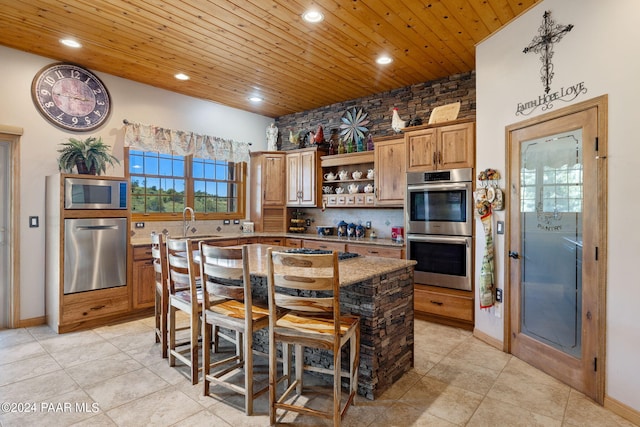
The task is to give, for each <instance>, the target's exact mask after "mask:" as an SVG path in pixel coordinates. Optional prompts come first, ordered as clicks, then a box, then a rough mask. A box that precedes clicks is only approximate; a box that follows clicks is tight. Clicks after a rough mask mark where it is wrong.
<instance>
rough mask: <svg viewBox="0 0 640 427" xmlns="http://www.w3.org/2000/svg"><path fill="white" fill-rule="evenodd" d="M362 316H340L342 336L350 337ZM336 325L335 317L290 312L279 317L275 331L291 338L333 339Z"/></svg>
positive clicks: (283, 336)
mask: <svg viewBox="0 0 640 427" xmlns="http://www.w3.org/2000/svg"><path fill="white" fill-rule="evenodd" d="M359 321H360V318H359V317H357V316H345V315H342V316H340V338H341V340H344V339H349V337H350V335H349V334H350V333H352V332H353V330H354V328H355V327H356V326H358V322H359ZM334 331H335V325H334V322H333V318H324V317H309V316H298V315H296V314H294V313H288V314H285V315H284V316H282V317H281V318H280V319H278V322H277V324H276V326H275V332H276V334H278V335H279V336H280V337H281V338H285V337H287V336H289V337H291V339H295V338H298V337H307V338H309V339H317V340H326V341H332V340H333V337H334Z"/></svg>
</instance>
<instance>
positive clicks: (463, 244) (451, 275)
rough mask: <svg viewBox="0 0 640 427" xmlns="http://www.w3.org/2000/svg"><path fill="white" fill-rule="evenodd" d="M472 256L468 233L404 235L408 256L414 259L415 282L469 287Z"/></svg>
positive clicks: (470, 286) (466, 289)
mask: <svg viewBox="0 0 640 427" xmlns="http://www.w3.org/2000/svg"><path fill="white" fill-rule="evenodd" d="M471 257H472V237H471V236H440V235H424V234H409V235H407V258H408V259H412V260H414V261H416V262H417V264H416V266H415V270H414V280H415V283H419V284H423V285H432V286H440V287H443V288H451V289H460V290H465V291H471V290H472V286H473V284H472V281H473V280H472V273H471V271H472V261H471Z"/></svg>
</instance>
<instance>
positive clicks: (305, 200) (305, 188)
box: [286, 147, 321, 207]
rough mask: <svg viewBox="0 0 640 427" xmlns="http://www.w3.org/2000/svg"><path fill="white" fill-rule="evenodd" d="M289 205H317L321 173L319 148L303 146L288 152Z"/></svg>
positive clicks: (287, 192)
mask: <svg viewBox="0 0 640 427" xmlns="http://www.w3.org/2000/svg"><path fill="white" fill-rule="evenodd" d="M286 161H287V167H286V170H287V184H286V198H287V200H286V202H287V206H292V207H295V206H313V207H315V206H317V205H318V200H319V199H320V191H321V190H320V188H319V187H320V186H319V185H317V180H318V175H319V174H320V173H321V170H320V162H319V160H318V148H317V147H310V148H302V149H299V150H292V151H289V152H287V155H286Z"/></svg>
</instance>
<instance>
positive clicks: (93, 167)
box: [58, 136, 120, 175]
mask: <svg viewBox="0 0 640 427" xmlns="http://www.w3.org/2000/svg"><path fill="white" fill-rule="evenodd" d="M60 145H61V146H62V148H60V149H59V150H58V153H60V157H59V158H58V169H59V170H61V171H65V172H71V171H72V170H73V167H74V166H75V167H76V169H77V171H78V173H79V174H89V175H100V174H101V173H103V172H106V170H107V164H110V165H111V166H113V164H114V162H115V163H117V164H120V161H119V160H118V159H117V158H115V157H114V156H112V155H111V154H110V152H109V151H110V150H111V146H109V145H107V144H105V143H104V142H102V138H101V137H99V138H96V137H93V136H90V137H89V138H87V139H84V140H80V139H76V138H69V141H67V142H63V143H62V144H60Z"/></svg>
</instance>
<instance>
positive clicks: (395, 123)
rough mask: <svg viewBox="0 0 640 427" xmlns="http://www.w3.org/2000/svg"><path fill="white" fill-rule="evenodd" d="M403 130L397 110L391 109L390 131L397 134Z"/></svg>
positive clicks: (402, 121) (402, 123)
mask: <svg viewBox="0 0 640 427" xmlns="http://www.w3.org/2000/svg"><path fill="white" fill-rule="evenodd" d="M403 128H404V120H402V119H401V118H400V116H399V115H398V109H397V108H396V107H393V116H392V118H391V129H393V131H394V132H395V133H399V132H400V131H401V130H402V129H403Z"/></svg>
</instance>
